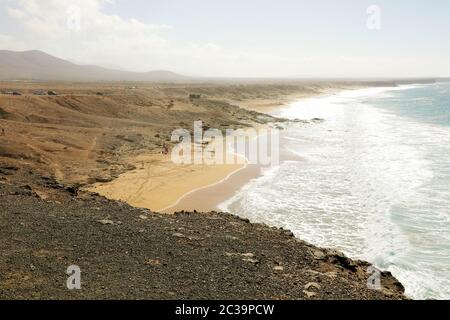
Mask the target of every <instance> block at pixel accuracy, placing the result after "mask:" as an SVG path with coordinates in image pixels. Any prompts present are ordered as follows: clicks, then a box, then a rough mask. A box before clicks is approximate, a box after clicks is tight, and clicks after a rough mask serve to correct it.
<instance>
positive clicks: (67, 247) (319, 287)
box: [0, 167, 404, 300]
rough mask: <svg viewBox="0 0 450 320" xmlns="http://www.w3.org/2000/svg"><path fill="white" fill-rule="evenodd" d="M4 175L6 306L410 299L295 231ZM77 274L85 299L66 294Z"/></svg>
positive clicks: (395, 285) (0, 179) (0, 283)
mask: <svg viewBox="0 0 450 320" xmlns="http://www.w3.org/2000/svg"><path fill="white" fill-rule="evenodd" d="M0 169H1V170H0V230H1V232H0V252H1V255H0V298H1V299H225V300H229V299H294V300H299V299H364V300H365V299H404V296H403V291H404V290H403V286H402V285H401V284H400V283H399V282H398V281H397V280H396V279H395V278H393V277H392V276H391V275H390V274H389V273H382V275H381V284H382V286H383V288H382V289H381V290H378V291H377V290H370V289H368V287H367V279H368V277H369V276H370V275H369V274H367V269H368V268H369V266H370V265H369V264H367V263H365V262H361V261H352V260H350V259H348V258H346V257H345V256H344V255H343V254H341V253H339V252H336V251H333V250H325V249H320V248H317V247H314V246H312V245H310V244H307V243H305V242H303V241H301V240H299V239H297V238H295V237H294V236H293V234H292V233H291V232H289V231H286V230H280V229H275V228H270V227H267V226H264V225H259V224H251V223H249V222H248V221H246V220H243V219H240V218H238V217H235V216H232V215H230V214H223V213H216V212H211V213H205V214H202V213H178V214H176V215H161V214H156V213H152V212H149V211H148V210H144V209H138V208H132V207H130V206H128V205H126V204H124V203H120V202H115V201H109V200H106V199H104V198H102V197H99V196H97V195H92V194H86V193H81V192H77V191H76V190H74V189H72V188H65V187H64V186H62V185H58V184H57V183H55V182H53V181H51V180H50V179H49V178H45V179H41V177H36V176H33V174H31V173H30V174H29V175H28V176H23V177H21V178H17V177H16V176H17V174H15V172H16V171H18V169H17V168H9V167H3V168H0ZM30 181H33V183H30ZM71 265H76V266H79V267H80V269H81V290H68V289H67V287H66V281H67V278H68V277H69V276H68V275H67V274H66V271H67V268H68V267H69V266H71Z"/></svg>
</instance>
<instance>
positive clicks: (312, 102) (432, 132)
mask: <svg viewBox="0 0 450 320" xmlns="http://www.w3.org/2000/svg"><path fill="white" fill-rule="evenodd" d="M277 115H279V116H282V117H287V118H290V119H312V118H322V119H324V120H325V121H324V122H323V123H316V124H309V125H306V124H292V125H290V126H289V127H288V128H287V129H286V130H284V131H283V133H282V136H281V146H282V149H283V150H282V153H284V154H285V153H289V154H291V156H290V157H287V158H286V159H285V160H284V161H282V162H281V163H280V165H278V166H274V167H271V168H267V169H265V170H264V172H263V174H262V175H261V176H260V177H258V178H255V179H253V180H252V181H250V182H249V183H248V184H247V185H245V186H244V187H243V188H242V189H241V190H239V191H238V192H237V193H236V194H235V195H234V196H233V197H232V198H231V199H229V200H227V201H226V202H224V203H222V204H221V205H220V209H222V210H224V211H229V212H232V213H236V214H239V215H240V216H243V217H246V218H249V219H250V220H251V221H252V222H262V223H266V224H269V225H271V226H278V227H283V228H286V229H289V230H292V231H293V232H294V233H295V234H296V236H297V237H299V238H301V239H303V240H305V241H308V242H310V243H312V244H314V245H317V246H322V247H327V248H335V249H338V250H340V251H342V252H344V253H345V254H347V255H348V256H350V257H352V258H355V259H363V260H366V261H369V262H371V263H373V264H374V265H376V266H377V267H379V268H381V269H383V270H388V271H391V272H392V273H393V275H394V276H395V277H397V278H398V279H399V280H400V281H401V282H402V283H403V284H404V285H405V288H406V294H407V295H408V296H409V297H411V298H414V299H449V298H450V83H443V82H442V83H436V84H420V85H404V86H400V87H386V88H369V89H361V90H351V91H344V92H342V93H339V94H335V95H329V96H323V97H317V98H310V99H303V100H300V101H297V102H295V103H292V104H291V105H289V106H287V107H286V108H284V109H282V110H281V111H279V112H278V113H277Z"/></svg>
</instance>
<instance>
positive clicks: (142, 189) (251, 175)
mask: <svg viewBox="0 0 450 320" xmlns="http://www.w3.org/2000/svg"><path fill="white" fill-rule="evenodd" d="M363 88H366V87H357V88H351V89H349V88H327V89H326V90H323V92H320V93H316V94H305V93H302V94H293V95H290V96H289V97H286V98H285V99H279V100H281V101H279V102H280V103H279V104H277V105H276V104H275V100H270V99H268V100H267V101H266V102H267V103H266V104H265V105H264V106H263V107H261V106H260V105H259V104H258V103H256V104H255V105H256V106H255V105H254V106H253V107H251V102H247V103H246V104H245V106H244V105H243V106H241V107H242V108H244V109H245V110H251V111H257V112H261V113H264V114H268V115H271V116H275V117H276V114H277V113H278V112H279V111H281V110H282V109H283V108H287V107H288V106H289V105H290V104H292V103H295V102H296V101H299V100H303V99H311V98H318V97H326V96H331V95H335V94H338V93H340V92H344V91H347V90H360V89H363ZM258 101H259V100H258ZM268 106H270V107H268ZM308 120H309V119H308ZM257 127H258V126H255V125H254V126H253V128H257ZM286 157H287V158H288V157H289V156H286ZM131 162H133V163H134V164H136V166H139V163H142V164H141V168H138V169H135V170H132V171H128V172H125V173H122V174H121V175H120V176H119V177H118V178H116V179H114V180H112V181H110V182H105V183H95V184H93V185H89V186H87V187H85V188H83V189H84V190H86V191H90V192H95V193H98V194H100V195H102V196H105V197H107V198H108V199H112V200H119V201H125V202H126V203H128V204H130V205H132V206H136V207H141V208H146V209H149V210H152V211H154V212H162V213H166V214H174V213H176V212H181V211H198V212H211V211H220V208H219V206H220V205H221V204H223V203H224V202H226V201H227V200H229V199H231V198H232V197H233V196H234V195H235V194H236V192H237V191H238V190H240V189H241V188H242V187H244V186H245V185H246V184H247V183H249V182H250V181H251V180H252V179H256V178H259V177H261V176H262V174H263V172H262V169H263V167H262V166H260V165H248V164H245V165H239V164H233V165H227V164H223V165H177V164H173V163H172V162H171V160H170V157H166V158H164V157H163V156H162V155H155V154H143V155H140V156H137V157H135V158H134V159H132V160H131ZM155 167H156V168H157V169H156V170H155V169H154V168H155Z"/></svg>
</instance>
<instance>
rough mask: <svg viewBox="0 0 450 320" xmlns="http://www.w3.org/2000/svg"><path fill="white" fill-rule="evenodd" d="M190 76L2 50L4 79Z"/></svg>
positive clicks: (1, 76)
mask: <svg viewBox="0 0 450 320" xmlns="http://www.w3.org/2000/svg"><path fill="white" fill-rule="evenodd" d="M188 79H189V78H188V77H185V76H182V75H179V74H176V73H173V72H170V71H164V70H158V71H150V72H143V73H139V72H128V71H120V70H112V69H107V68H102V67H98V66H87V65H78V64H74V63H72V62H69V61H66V60H63V59H60V58H57V57H54V56H51V55H49V54H47V53H45V52H42V51H36V50H34V51H24V52H16V51H9V50H0V80H42V81H81V82H84V81H86V82H90V81H145V82H183V81H187V80H188Z"/></svg>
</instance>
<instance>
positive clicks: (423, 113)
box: [366, 82, 450, 126]
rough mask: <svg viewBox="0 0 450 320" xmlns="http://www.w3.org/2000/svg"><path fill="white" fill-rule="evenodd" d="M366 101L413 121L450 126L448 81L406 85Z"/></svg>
mask: <svg viewBox="0 0 450 320" xmlns="http://www.w3.org/2000/svg"><path fill="white" fill-rule="evenodd" d="M366 102H367V103H369V104H370V105H372V106H374V107H377V108H383V109H385V110H387V111H390V112H393V113H395V114H397V115H399V116H402V117H408V118H411V119H412V120H414V121H420V122H426V123H430V124H435V125H443V126H450V82H446V83H444V82H442V83H437V84H431V85H422V86H412V87H407V89H404V90H398V91H394V92H393V93H391V94H390V95H385V96H380V97H377V96H375V97H370V98H369V99H367V100H366Z"/></svg>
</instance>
